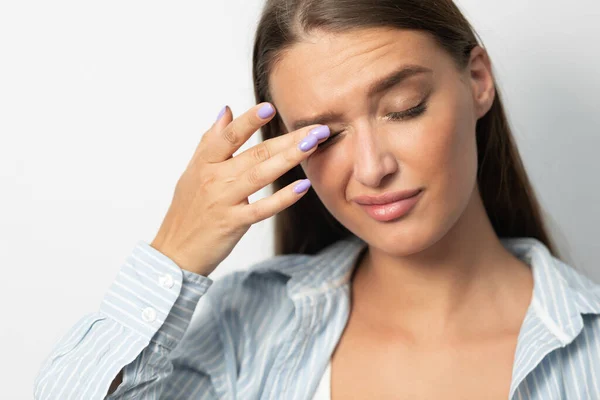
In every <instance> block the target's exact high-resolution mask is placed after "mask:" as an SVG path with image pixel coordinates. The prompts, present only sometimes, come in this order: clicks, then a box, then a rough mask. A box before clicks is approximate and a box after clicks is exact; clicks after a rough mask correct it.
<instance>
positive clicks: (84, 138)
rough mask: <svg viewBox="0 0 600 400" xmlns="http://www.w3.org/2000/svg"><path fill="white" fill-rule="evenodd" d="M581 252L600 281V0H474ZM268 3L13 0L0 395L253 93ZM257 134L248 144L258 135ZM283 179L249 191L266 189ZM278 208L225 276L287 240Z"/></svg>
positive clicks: (501, 75)
mask: <svg viewBox="0 0 600 400" xmlns="http://www.w3.org/2000/svg"><path fill="white" fill-rule="evenodd" d="M459 4H460V6H461V7H462V9H463V11H464V12H465V13H466V15H467V17H468V18H469V19H470V21H471V22H472V24H473V25H474V26H475V28H476V29H477V31H478V33H479V34H480V36H481V38H482V39H483V43H484V45H485V46H486V47H487V49H488V51H489V53H490V55H491V56H492V60H493V62H494V68H495V74H496V77H497V79H498V81H499V87H498V90H499V91H500V92H501V93H502V94H503V95H504V99H505V102H506V103H505V104H506V107H507V110H508V114H509V118H510V121H511V124H512V126H513V128H514V130H515V135H516V138H517V142H518V145H519V149H520V151H521V153H522V155H523V158H524V161H525V164H526V167H527V169H528V171H529V174H530V176H531V179H532V180H533V184H534V186H535V188H536V189H537V191H538V194H539V196H540V200H541V202H542V205H543V207H544V208H545V210H546V211H547V212H548V213H549V214H550V215H551V220H550V223H551V227H552V230H553V231H554V232H555V234H556V238H557V240H558V241H559V242H560V243H561V246H560V248H561V249H562V250H563V251H566V252H567V257H566V261H568V262H569V263H571V264H572V265H575V266H576V268H577V269H579V270H581V271H584V272H585V273H587V274H588V275H589V276H592V277H593V279H595V280H596V281H600V265H599V264H598V257H597V255H598V250H599V247H600V245H599V244H598V228H597V227H598V226H599V225H600V212H599V211H598V207H599V205H600V184H599V180H598V172H600V168H599V167H598V164H599V160H598V156H597V154H598V149H599V148H600V135H599V133H598V132H599V130H600V112H599V111H600V99H599V97H600V53H599V52H598V50H597V49H598V47H597V42H598V38H599V37H600V24H599V23H598V20H599V17H600V3H599V2H598V1H597V0H577V1H571V2H568V3H565V2H562V1H560V2H559V1H557V0H555V1H549V0H527V1H524V0H503V1H501V2H498V1H492V0H486V1H482V0H462V1H460V3H459ZM261 6H262V1H258V0H251V1H250V0H235V1H233V0H229V1H210V2H209V1H202V2H198V1H194V2H192V1H180V2H156V1H143V2H142V1H113V0H110V1H103V2H82V1H65V0H55V1H52V2H47V1H24V0H20V1H4V2H2V3H1V4H0V194H1V197H0V265H1V267H2V275H1V276H2V279H1V282H2V286H1V288H2V289H1V291H0V296H1V297H0V304H1V305H0V307H1V309H0V312H1V317H2V329H1V330H0V342H1V343H2V347H3V352H5V353H6V352H8V354H3V356H2V357H1V361H0V363H1V364H0V376H1V377H2V381H3V383H2V397H3V398H6V399H30V398H31V397H32V383H33V378H34V376H35V375H36V373H37V371H38V369H39V367H40V365H41V362H42V361H43V359H44V358H45V357H46V356H47V355H48V354H49V352H50V351H51V349H52V347H53V346H54V344H55V343H56V341H58V339H59V338H60V337H61V336H62V335H63V334H64V333H66V331H67V330H68V329H69V328H70V327H71V326H72V325H73V324H75V323H76V321H77V320H78V319H79V318H81V317H82V316H83V315H84V314H86V313H89V312H92V311H94V310H96V309H97V307H98V306H99V304H100V301H101V299H102V296H103V295H104V293H105V291H106V290H107V289H108V287H109V286H110V283H111V282H112V280H113V279H114V278H115V276H116V273H117V271H118V269H119V267H120V265H121V263H122V262H123V261H124V259H125V257H126V256H127V255H128V254H129V252H130V251H131V249H132V248H133V246H134V245H135V243H136V242H137V241H138V240H140V239H141V240H145V241H147V242H150V241H151V240H152V239H153V238H154V235H155V233H156V231H157V230H158V227H159V226H160V223H161V221H162V218H163V217H164V215H165V213H166V210H167V208H168V206H169V204H170V201H171V199H172V193H173V189H174V185H175V182H176V181H177V179H178V178H179V176H180V174H181V173H182V172H183V170H184V169H185V167H186V165H187V163H188V161H189V159H190V157H191V155H192V152H193V150H194V149H195V147H196V145H197V143H198V141H199V139H200V137H201V135H202V133H203V132H204V131H205V130H206V129H207V128H208V127H209V126H210V125H211V124H212V122H213V121H214V119H215V117H216V114H217V113H218V111H219V110H220V109H221V108H222V106H223V105H225V104H229V105H230V106H231V107H232V109H233V111H234V113H235V115H238V114H240V113H241V112H243V111H245V110H246V109H247V108H249V107H250V106H252V105H253V104H254V102H253V94H252V81H251V45H252V39H253V35H254V27H255V24H256V21H257V18H258V15H259V12H260V8H261ZM258 138H259V134H258V133H257V134H255V135H254V136H253V137H252V139H251V140H250V141H249V142H248V143H246V145H245V146H244V147H243V148H242V149H245V148H247V147H250V146H252V145H254V144H256V143H258ZM269 193H271V192H270V189H263V190H262V191H260V192H258V193H256V194H255V195H253V196H251V198H250V201H251V202H254V201H256V200H258V199H260V198H262V197H264V196H266V195H268V194H269ZM272 222H273V221H272V219H269V220H266V221H263V222H261V223H259V224H256V225H254V226H253V227H252V228H251V229H250V231H249V232H248V233H247V234H246V236H244V238H243V239H242V240H241V242H240V243H239V244H238V246H237V247H236V248H235V249H234V251H233V252H232V253H231V255H230V256H229V257H228V258H227V259H226V260H225V261H224V262H223V263H222V264H221V266H220V267H219V268H218V269H217V270H216V271H215V272H214V273H213V274H211V278H213V279H218V278H219V277H220V276H222V275H223V274H225V273H228V272H230V271H232V270H234V269H243V268H247V267H248V266H250V265H251V264H253V263H255V262H258V261H261V260H263V259H265V258H268V257H270V256H271V255H272V252H273V248H272V233H271V229H272Z"/></svg>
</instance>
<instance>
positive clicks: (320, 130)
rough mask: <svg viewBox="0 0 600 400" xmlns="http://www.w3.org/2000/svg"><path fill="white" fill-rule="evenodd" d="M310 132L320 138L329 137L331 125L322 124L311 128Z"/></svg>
mask: <svg viewBox="0 0 600 400" xmlns="http://www.w3.org/2000/svg"><path fill="white" fill-rule="evenodd" d="M308 133H309V134H311V135H315V136H316V137H317V138H319V140H321V139H325V138H327V137H329V133H330V132H329V127H328V126H327V125H321V126H317V127H316V128H313V129H311V130H310V132H308Z"/></svg>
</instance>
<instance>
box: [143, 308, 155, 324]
mask: <svg viewBox="0 0 600 400" xmlns="http://www.w3.org/2000/svg"><path fill="white" fill-rule="evenodd" d="M142 319H143V320H144V321H146V322H153V321H154V320H155V319H156V311H155V310H154V308H152V307H147V308H145V309H144V311H142Z"/></svg>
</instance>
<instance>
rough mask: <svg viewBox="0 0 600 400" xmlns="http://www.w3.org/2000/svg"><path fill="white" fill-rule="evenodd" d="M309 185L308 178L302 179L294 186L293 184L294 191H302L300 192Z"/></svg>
mask: <svg viewBox="0 0 600 400" xmlns="http://www.w3.org/2000/svg"><path fill="white" fill-rule="evenodd" d="M310 185H311V183H310V180H308V179H304V180H303V181H301V182H299V183H298V184H297V185H296V186H294V192H295V193H302V192H304V191H306V190H308V188H309V187H310Z"/></svg>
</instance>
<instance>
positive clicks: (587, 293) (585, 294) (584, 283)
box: [553, 257, 600, 316]
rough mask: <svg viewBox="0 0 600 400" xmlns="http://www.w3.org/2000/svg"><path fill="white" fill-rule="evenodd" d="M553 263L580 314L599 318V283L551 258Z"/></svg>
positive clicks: (564, 263) (572, 267) (570, 266)
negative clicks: (573, 297)
mask: <svg viewBox="0 0 600 400" xmlns="http://www.w3.org/2000/svg"><path fill="white" fill-rule="evenodd" d="M553 261H554V266H555V268H556V270H557V271H558V273H559V276H560V277H561V278H562V279H563V280H564V283H565V284H566V285H567V286H568V287H569V288H570V290H571V293H572V294H573V295H574V296H575V300H576V302H577V304H578V307H579V309H580V312H581V313H582V314H595V315H596V316H600V283H598V282H596V281H595V280H593V279H591V278H590V277H589V276H588V274H587V273H586V272H584V271H581V270H579V269H577V268H576V267H574V266H572V265H570V264H567V263H566V262H564V261H562V260H560V259H558V258H555V257H553Z"/></svg>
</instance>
